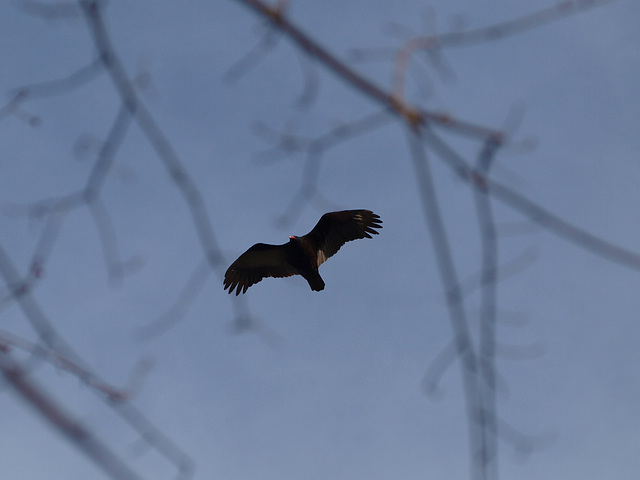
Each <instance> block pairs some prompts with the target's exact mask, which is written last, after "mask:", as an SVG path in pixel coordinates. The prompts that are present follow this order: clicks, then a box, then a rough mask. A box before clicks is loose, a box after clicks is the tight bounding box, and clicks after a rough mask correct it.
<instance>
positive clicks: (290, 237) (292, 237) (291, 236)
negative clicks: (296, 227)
mask: <svg viewBox="0 0 640 480" xmlns="http://www.w3.org/2000/svg"><path fill="white" fill-rule="evenodd" d="M297 239H298V237H296V236H295V235H289V240H297Z"/></svg>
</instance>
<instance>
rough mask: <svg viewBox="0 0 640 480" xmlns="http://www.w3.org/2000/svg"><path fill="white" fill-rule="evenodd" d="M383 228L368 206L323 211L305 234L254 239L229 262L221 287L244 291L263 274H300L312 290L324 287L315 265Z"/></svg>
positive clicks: (283, 275)
mask: <svg viewBox="0 0 640 480" xmlns="http://www.w3.org/2000/svg"><path fill="white" fill-rule="evenodd" d="M376 228H382V220H380V217H379V216H378V215H376V214H375V213H373V212H371V211H369V210H343V211H341V212H330V213H325V214H324V215H323V216H322V217H321V218H320V221H319V222H318V224H317V225H316V226H315V227H313V230H311V231H310V232H309V233H307V234H306V235H305V236H304V237H296V236H295V235H291V236H289V243H285V244H284V245H267V244H266V243H256V244H255V245H254V246H253V247H251V248H250V249H249V250H247V251H246V252H244V253H243V254H242V255H240V256H239V257H238V259H237V260H236V261H235V262H233V263H232V264H231V266H230V267H229V268H228V269H227V271H226V273H225V274H224V288H225V290H226V289H227V288H228V289H229V293H232V292H233V291H234V290H235V292H236V295H238V294H239V293H240V292H242V293H245V292H246V291H247V288H249V287H250V286H251V285H253V284H254V283H258V282H259V281H260V280H262V279H263V278H265V277H290V276H292V275H302V276H303V277H304V278H305V279H306V280H307V282H309V286H310V287H311V290H314V291H320V290H323V289H324V281H323V280H322V277H321V276H320V274H319V273H318V267H319V266H320V265H322V264H323V263H324V262H325V261H326V260H327V259H328V258H329V257H331V256H332V255H333V254H335V253H336V252H337V251H338V250H340V247H342V245H344V244H345V243H347V242H350V241H351V240H357V239H359V238H371V234H373V235H377V234H378V233H379V232H378V231H376V230H375V229H376Z"/></svg>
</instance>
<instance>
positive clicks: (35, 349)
mask: <svg viewBox="0 0 640 480" xmlns="http://www.w3.org/2000/svg"><path fill="white" fill-rule="evenodd" d="M10 347H16V348H19V349H21V350H24V351H26V352H29V353H30V354H31V355H34V356H35V357H37V358H39V359H41V360H44V361H46V362H48V363H50V364H51V365H53V366H54V367H56V368H60V369H62V370H65V371H66V372H69V373H70V374H72V375H74V376H76V377H77V378H78V379H80V380H83V382H84V383H85V384H86V385H87V386H89V387H91V388H94V389H96V390H98V391H100V392H101V393H102V394H104V395H105V396H106V397H108V398H109V400H111V401H113V402H121V401H125V400H129V399H130V398H131V397H133V395H134V394H135V393H136V392H137V391H138V389H139V386H140V383H141V381H142V379H143V376H144V375H145V374H146V373H147V372H148V371H149V367H150V362H149V361H142V362H140V363H139V364H137V365H136V366H135V367H134V369H133V370H132V372H131V376H130V378H129V382H128V383H127V385H126V386H125V387H124V388H118V387H115V386H113V385H109V384H106V383H103V382H102V381H100V380H99V379H98V378H97V377H95V376H94V375H92V373H91V372H89V371H87V370H86V369H85V368H84V367H82V366H81V365H79V364H78V363H76V362H74V361H73V360H71V359H70V358H67V357H65V356H64V355H63V354H61V353H59V352H56V351H55V350H51V349H50V348H46V347H44V346H42V345H40V344H38V343H33V342H30V341H28V340H25V339H23V338H20V337H18V336H16V335H14V334H12V333H10V332H7V331H4V330H0V349H4V351H6V352H9V349H10Z"/></svg>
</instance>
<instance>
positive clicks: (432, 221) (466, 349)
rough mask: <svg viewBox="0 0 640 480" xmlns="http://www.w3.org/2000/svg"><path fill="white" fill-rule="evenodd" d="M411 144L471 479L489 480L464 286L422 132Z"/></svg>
mask: <svg viewBox="0 0 640 480" xmlns="http://www.w3.org/2000/svg"><path fill="white" fill-rule="evenodd" d="M407 141H408V143H409V148H410V150H411V159H412V160H413V166H414V169H415V172H416V180H417V182H418V190H419V192H420V197H421V200H422V209H423V211H424V216H425V223H426V225H427V228H428V231H429V235H430V236H431V241H432V246H433V250H434V257H435V259H436V262H437V265H438V270H439V273H440V279H441V282H442V286H443V290H444V293H445V297H446V300H447V307H448V310H449V320H450V322H451V327H452V330H453V343H454V346H455V352H456V355H457V357H458V358H459V359H460V363H461V368H460V371H461V373H462V385H463V390H464V394H465V405H466V409H467V419H468V422H467V425H468V428H469V450H470V457H471V478H482V479H486V478H489V477H488V476H487V474H488V472H487V469H486V466H487V465H486V463H485V462H484V459H486V458H487V454H486V451H487V447H488V445H487V443H486V438H485V431H486V428H485V425H484V422H485V419H484V409H483V401H482V400H483V399H482V390H481V388H480V385H479V382H480V378H479V376H478V373H479V372H478V362H477V354H476V353H475V351H474V348H473V344H472V336H471V331H470V329H469V322H468V320H467V315H466V312H465V308H464V300H463V297H462V291H461V290H460V282H459V281H458V275H457V273H456V269H455V265H454V263H453V256H452V253H451V247H450V243H449V240H448V238H447V234H446V230H445V226H444V221H443V219H442V213H441V210H440V206H439V202H438V197H437V195H436V192H435V189H434V184H433V180H432V177H431V170H430V168H429V163H428V158H427V155H426V152H425V150H424V146H423V145H422V141H421V138H420V131H419V130H417V129H412V130H407ZM445 359H446V358H445Z"/></svg>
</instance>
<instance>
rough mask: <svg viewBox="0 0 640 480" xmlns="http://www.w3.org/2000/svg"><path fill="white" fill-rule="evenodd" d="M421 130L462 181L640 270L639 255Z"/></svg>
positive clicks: (610, 258)
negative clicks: (490, 173)
mask: <svg viewBox="0 0 640 480" xmlns="http://www.w3.org/2000/svg"><path fill="white" fill-rule="evenodd" d="M421 131H422V132H423V135H422V138H423V139H424V140H425V142H427V145H428V146H429V147H430V148H431V149H433V150H434V151H435V152H436V153H438V155H439V156H440V158H441V159H442V160H444V161H445V162H446V163H447V164H449V165H450V166H451V167H452V168H453V170H454V171H455V172H456V173H457V174H458V176H459V177H460V178H462V179H463V180H465V181H467V182H469V183H471V184H473V186H474V187H475V188H479V189H485V190H487V191H488V192H489V194H490V195H492V196H494V197H495V198H496V199H498V200H500V201H501V202H503V203H504V204H506V205H508V206H510V207H512V208H514V209H516V210H517V211H519V212H520V213H522V214H523V215H525V216H526V217H527V218H529V219H530V220H533V221H534V222H536V223H537V224H539V225H540V226H542V227H544V228H545V229H546V230H547V231H549V232H551V233H553V234H555V235H557V236H559V237H561V238H564V239H565V240H568V241H569V242H571V243H573V244H574V245H576V246H578V247H580V248H582V249H584V250H587V251H590V252H591V253H593V254H594V255H596V256H598V257H601V258H603V259H605V260H608V261H610V262H614V263H618V264H620V265H623V266H626V267H628V268H632V269H634V270H640V255H639V254H638V253H636V252H634V251H631V250H628V249H626V248H623V247H620V246H618V245H616V244H614V243H611V242H609V241H607V240H604V239H602V238H600V237H598V236H596V235H593V234H591V233H589V232H587V231H586V230H583V229H581V228H579V227H577V226H575V225H573V224H572V223H569V222H568V221H567V220H565V219H563V218H561V217H559V216H558V215H556V214H554V213H552V212H551V211H549V210H547V209H545V208H543V207H542V206H540V205H539V204H537V203H536V202H534V201H532V200H529V199H528V198H527V197H525V196H523V195H520V194H519V193H518V192H516V191H515V190H512V189H511V188H509V187H507V186H505V185H502V184H501V183H499V182H497V181H495V180H492V179H491V178H487V177H486V176H484V175H482V174H480V173H478V172H477V171H476V170H475V169H473V168H472V167H471V166H470V165H469V164H468V163H467V162H466V160H464V158H462V156H460V155H459V154H458V153H457V152H456V151H455V150H454V149H453V148H452V147H450V146H449V145H448V144H447V143H446V142H444V141H443V140H442V139H440V137H439V136H437V135H436V134H435V133H434V132H433V130H432V129H430V128H424V129H422V130H421Z"/></svg>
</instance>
